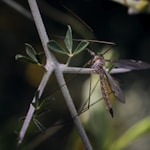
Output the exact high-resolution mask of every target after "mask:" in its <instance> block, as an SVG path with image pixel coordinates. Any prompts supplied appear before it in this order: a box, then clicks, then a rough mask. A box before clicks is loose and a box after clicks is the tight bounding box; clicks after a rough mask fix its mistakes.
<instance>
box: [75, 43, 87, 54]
mask: <svg viewBox="0 0 150 150" xmlns="http://www.w3.org/2000/svg"><path fill="white" fill-rule="evenodd" d="M88 45H89V42H88V41H81V42H80V43H79V44H78V46H77V47H76V49H75V50H74V52H73V54H74V55H77V54H79V53H81V52H82V51H83V50H84V49H85V48H86V47H87V46H88Z"/></svg>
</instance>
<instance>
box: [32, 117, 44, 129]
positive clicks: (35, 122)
mask: <svg viewBox="0 0 150 150" xmlns="http://www.w3.org/2000/svg"><path fill="white" fill-rule="evenodd" d="M33 122H34V124H35V125H36V127H37V128H38V129H39V130H40V131H41V132H44V131H45V127H44V126H43V125H42V124H41V123H40V122H39V121H38V120H37V119H36V118H33Z"/></svg>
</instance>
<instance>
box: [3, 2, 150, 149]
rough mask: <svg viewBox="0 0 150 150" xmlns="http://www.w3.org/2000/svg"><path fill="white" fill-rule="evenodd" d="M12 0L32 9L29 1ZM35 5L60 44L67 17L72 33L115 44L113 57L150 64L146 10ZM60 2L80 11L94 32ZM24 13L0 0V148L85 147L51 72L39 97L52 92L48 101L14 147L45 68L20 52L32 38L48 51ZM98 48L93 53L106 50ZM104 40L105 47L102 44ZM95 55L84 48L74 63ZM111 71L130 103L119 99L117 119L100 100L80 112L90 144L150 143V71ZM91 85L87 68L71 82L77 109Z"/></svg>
mask: <svg viewBox="0 0 150 150" xmlns="http://www.w3.org/2000/svg"><path fill="white" fill-rule="evenodd" d="M15 2H17V4H19V5H21V6H22V7H23V8H25V9H27V10H28V11H29V12H30V8H29V6H28V3H27V1H19V0H16V1H15ZM38 4H39V8H40V11H41V14H42V18H43V21H44V23H45V26H46V30H47V33H48V35H49V37H50V38H52V39H55V40H57V41H58V42H60V43H62V42H63V39H62V38H58V37H57V38H56V36H55V35H57V36H65V32H66V30H67V25H68V24H69V25H70V26H71V27H72V30H73V36H74V38H80V39H81V38H82V39H94V38H95V39H97V40H102V41H111V42H114V43H116V46H115V47H114V48H113V49H112V50H111V51H112V53H113V55H112V56H114V58H122V59H131V58H132V59H137V60H143V61H146V62H149V63H150V28H149V27H150V22H149V18H150V16H149V14H148V13H145V12H144V13H139V14H136V15H129V14H128V8H127V7H125V6H123V5H120V4H118V3H115V2H113V1H105V0H101V1H99V0H62V1H59V0H55V1H52V0H42V1H40V0H38ZM62 4H63V5H64V6H66V7H68V8H69V9H70V10H72V11H73V12H74V13H75V14H76V15H78V16H79V17H80V18H82V19H83V20H84V22H86V24H87V25H89V26H90V27H91V28H92V29H93V31H91V30H89V29H88V28H87V26H85V25H84V24H83V22H82V21H80V20H79V18H77V17H75V16H74V15H73V14H71V13H70V12H69V11H67V10H66V9H65V8H64V7H63V5H62ZM17 8H18V6H17ZM23 12H24V14H23V13H20V12H18V11H17V10H16V9H14V8H13V7H11V6H10V5H9V4H7V3H6V1H5V2H4V1H0V47H1V55H0V66H1V73H0V89H1V90H0V91H1V92H0V118H1V122H0V133H1V134H0V149H2V150H8V149H10V148H11V149H14V150H15V149H27V150H28V149H31V150H32V149H37V150H38V149H61V150H71V149H72V150H75V149H76V150H77V149H79V150H80V149H81V150H82V149H84V147H83V145H82V143H81V141H80V138H79V135H78V133H77V132H76V130H75V127H74V125H73V123H72V121H71V119H70V115H69V112H68V110H67V108H66V104H65V101H64V99H63V98H62V94H61V92H60V90H59V88H58V85H57V83H56V80H55V77H54V76H52V77H51V78H50V81H49V83H48V85H47V87H46V89H45V92H44V94H43V96H42V98H43V99H45V97H46V96H48V98H47V102H48V103H47V105H46V106H45V107H44V108H43V109H42V110H41V111H40V112H37V113H36V114H35V116H34V120H33V121H32V123H31V126H30V128H29V130H28V132H27V135H26V137H25V139H24V142H23V144H22V145H21V146H20V147H18V148H17V146H16V145H17V138H18V132H19V130H20V128H21V125H22V123H23V119H24V116H25V115H26V113H27V111H28V107H29V104H30V102H31V100H32V98H33V96H34V92H35V91H36V88H37V87H38V84H39V83H40V79H41V78H42V75H43V72H44V71H43V69H41V68H40V67H38V66H36V65H32V64H27V63H23V62H20V61H16V60H15V55H16V54H18V53H19V54H24V55H25V43H29V44H31V45H32V46H33V47H34V48H35V49H36V51H38V52H40V51H43V49H42V46H41V42H40V39H39V36H38V33H37V30H36V27H35V24H34V22H33V19H32V17H31V16H30V14H29V15H28V13H26V12H25V11H23ZM25 15H27V16H25ZM93 45H94V44H93ZM95 47H96V46H93V49H94V50H95V52H100V51H101V49H96V48H95ZM100 47H104V44H103V45H100ZM55 55H56V57H57V58H58V60H59V61H60V62H62V63H64V62H65V60H66V57H64V56H62V55H60V54H55ZM90 58H91V57H90V56H89V54H87V52H83V53H82V54H81V55H79V56H77V57H75V58H74V59H73V61H72V63H71V64H70V65H71V66H83V65H84V64H85V63H86V62H87V61H88V60H89V59H90ZM72 76H73V75H66V76H65V77H66V80H67V79H68V78H69V79H70V78H71V79H72ZM113 76H114V77H115V78H117V79H118V80H119V82H121V87H122V89H123V91H124V94H125V97H126V104H124V105H122V104H120V103H119V102H118V101H116V102H114V103H113V107H114V112H115V117H114V118H113V119H112V118H111V117H110V115H109V113H108V112H107V111H106V110H105V106H104V104H103V102H99V103H97V104H95V105H94V106H92V107H91V109H90V110H88V111H86V112H85V113H84V114H83V115H81V119H82V122H83V124H84V126H85V129H86V132H87V134H88V137H89V138H90V141H91V143H92V145H93V149H94V150H100V149H103V150H104V149H106V150H109V149H115V150H116V149H118V150H120V149H126V150H131V149H136V150H141V149H143V150H148V149H149V147H150V143H149V141H150V132H149V129H150V121H149V115H150V109H149V106H150V101H149V100H150V84H149V83H150V70H142V71H133V72H129V73H124V74H116V75H113ZM69 81H70V80H69ZM87 84H88V85H89V75H77V76H75V77H73V80H71V82H69V90H70V93H71V95H72V98H73V100H74V103H75V105H76V107H77V108H79V106H80V104H81V103H82V101H83V100H84V97H88V89H87V87H88V85H87ZM85 87H86V88H85ZM84 93H86V94H84ZM99 93H100V92H98V94H99ZM99 97H101V96H100V95H99ZM85 99H86V98H85ZM45 112H46V113H45ZM140 123H141V124H140ZM56 124H57V125H56ZM136 125H137V126H136ZM42 129H43V130H42ZM129 129H130V130H129ZM131 137H132V138H131ZM134 139H135V140H134ZM119 140H120V141H119ZM120 145H121V146H120ZM119 146H120V147H119Z"/></svg>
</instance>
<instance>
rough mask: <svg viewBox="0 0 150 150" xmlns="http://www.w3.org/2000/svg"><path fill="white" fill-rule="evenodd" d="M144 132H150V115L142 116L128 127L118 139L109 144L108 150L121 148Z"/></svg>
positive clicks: (121, 149)
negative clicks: (141, 118) (142, 117)
mask: <svg viewBox="0 0 150 150" xmlns="http://www.w3.org/2000/svg"><path fill="white" fill-rule="evenodd" d="M146 133H150V117H147V118H144V119H143V120H141V121H140V122H138V123H136V124H135V125H133V126H132V127H131V128H129V129H128V130H127V131H126V132H125V133H124V134H123V135H122V136H121V137H119V138H118V140H116V141H114V142H113V143H112V145H110V149H109V150H123V149H125V148H126V147H127V146H128V145H129V144H131V143H132V142H133V141H134V140H136V139H137V138H139V137H141V136H143V135H144V134H146Z"/></svg>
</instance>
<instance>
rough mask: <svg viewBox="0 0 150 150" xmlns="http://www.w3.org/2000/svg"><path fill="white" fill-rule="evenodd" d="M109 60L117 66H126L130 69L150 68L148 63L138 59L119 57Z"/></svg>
mask: <svg viewBox="0 0 150 150" xmlns="http://www.w3.org/2000/svg"><path fill="white" fill-rule="evenodd" d="M110 62H112V63H113V64H114V65H115V66H116V67H118V68H126V69H131V70H142V69H149V68H150V64H148V63H146V62H143V61H140V60H132V59H119V60H110Z"/></svg>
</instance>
